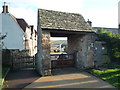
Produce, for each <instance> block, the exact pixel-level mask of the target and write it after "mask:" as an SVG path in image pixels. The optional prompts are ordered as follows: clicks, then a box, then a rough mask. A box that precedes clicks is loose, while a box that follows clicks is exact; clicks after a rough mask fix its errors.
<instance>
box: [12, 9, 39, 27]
mask: <svg viewBox="0 0 120 90" xmlns="http://www.w3.org/2000/svg"><path fill="white" fill-rule="evenodd" d="M10 13H11V14H12V15H14V16H15V17H16V18H23V19H25V21H26V22H27V23H28V24H29V25H34V26H35V29H37V12H35V11H34V10H32V9H25V8H10Z"/></svg>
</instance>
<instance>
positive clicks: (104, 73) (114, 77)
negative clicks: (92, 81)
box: [90, 64, 120, 88]
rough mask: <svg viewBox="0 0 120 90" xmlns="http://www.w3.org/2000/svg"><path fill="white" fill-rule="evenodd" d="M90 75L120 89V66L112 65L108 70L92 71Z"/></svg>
mask: <svg viewBox="0 0 120 90" xmlns="http://www.w3.org/2000/svg"><path fill="white" fill-rule="evenodd" d="M90 73H92V74H93V75H95V76H97V77H100V78H101V79H103V80H105V81H107V82H108V83H110V84H112V85H113V86H115V87H117V88H120V65H118V64H112V65H111V66H110V67H109V69H107V70H99V69H92V70H90Z"/></svg>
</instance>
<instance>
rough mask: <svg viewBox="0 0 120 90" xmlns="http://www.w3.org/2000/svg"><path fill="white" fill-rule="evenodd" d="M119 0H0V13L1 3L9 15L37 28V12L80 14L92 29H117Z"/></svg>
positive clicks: (0, 10)
mask: <svg viewBox="0 0 120 90" xmlns="http://www.w3.org/2000/svg"><path fill="white" fill-rule="evenodd" d="M119 1H120V0H0V6H1V8H0V12H2V5H3V2H7V4H8V6H9V8H10V13H11V14H13V15H14V16H16V17H17V18H24V19H25V20H26V21H27V22H28V24H30V25H35V29H36V28H37V10H38V8H41V9H48V10H55V11H63V12H71V13H80V14H82V15H83V17H84V18H85V20H86V21H87V20H88V19H90V20H91V21H92V23H93V27H110V28H117V27H118V2H119Z"/></svg>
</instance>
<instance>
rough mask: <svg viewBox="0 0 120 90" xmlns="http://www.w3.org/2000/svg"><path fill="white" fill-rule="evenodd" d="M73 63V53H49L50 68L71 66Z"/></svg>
mask: <svg viewBox="0 0 120 90" xmlns="http://www.w3.org/2000/svg"><path fill="white" fill-rule="evenodd" d="M74 64H75V55H74V54H51V68H52V69H55V68H65V67H73V66H74Z"/></svg>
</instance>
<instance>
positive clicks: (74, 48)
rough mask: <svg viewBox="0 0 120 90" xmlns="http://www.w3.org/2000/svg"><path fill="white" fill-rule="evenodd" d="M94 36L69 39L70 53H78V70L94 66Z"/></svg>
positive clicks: (86, 35)
mask: <svg viewBox="0 0 120 90" xmlns="http://www.w3.org/2000/svg"><path fill="white" fill-rule="evenodd" d="M94 42H95V36H94V34H85V35H71V36H69V37H68V50H69V51H68V53H74V52H76V60H75V62H76V65H75V66H76V67H77V68H78V69H84V68H90V67H93V66H94V60H93V57H94Z"/></svg>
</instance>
